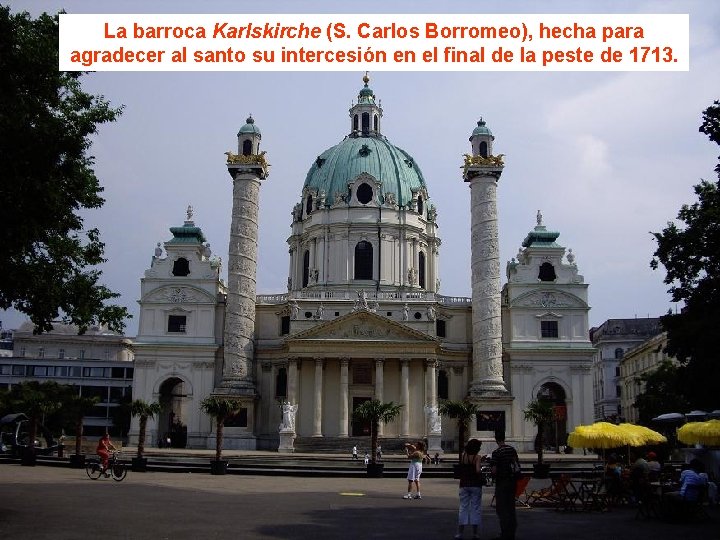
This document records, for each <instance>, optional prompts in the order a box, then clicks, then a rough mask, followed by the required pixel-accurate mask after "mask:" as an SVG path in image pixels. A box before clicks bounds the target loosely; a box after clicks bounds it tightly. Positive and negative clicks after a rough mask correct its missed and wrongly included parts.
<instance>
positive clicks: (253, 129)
mask: <svg viewBox="0 0 720 540" xmlns="http://www.w3.org/2000/svg"><path fill="white" fill-rule="evenodd" d="M251 133H254V134H255V135H257V136H262V133H260V128H259V127H257V126H256V125H255V119H254V118H253V117H252V114H251V115H250V116H248V117H247V120H245V125H244V126H243V127H241V128H240V131H238V136H240V135H243V134H251Z"/></svg>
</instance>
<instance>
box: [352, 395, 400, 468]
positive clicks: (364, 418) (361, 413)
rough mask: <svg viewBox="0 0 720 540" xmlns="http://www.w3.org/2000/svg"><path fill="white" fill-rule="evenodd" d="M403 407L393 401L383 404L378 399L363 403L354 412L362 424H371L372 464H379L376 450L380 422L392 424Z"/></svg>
mask: <svg viewBox="0 0 720 540" xmlns="http://www.w3.org/2000/svg"><path fill="white" fill-rule="evenodd" d="M401 410H402V405H397V404H395V403H394V402H392V401H389V402H387V403H383V402H382V401H380V400H378V399H371V400H368V401H365V402H364V403H361V404H360V405H359V406H358V408H357V409H355V410H354V411H353V416H354V417H355V418H357V419H358V420H360V421H361V422H369V423H370V455H371V456H372V457H371V458H370V459H371V462H372V463H377V452H375V449H376V448H377V444H378V432H379V431H380V422H382V423H383V424H387V423H388V422H392V421H393V420H394V419H395V418H397V416H398V415H399V414H400V411H401Z"/></svg>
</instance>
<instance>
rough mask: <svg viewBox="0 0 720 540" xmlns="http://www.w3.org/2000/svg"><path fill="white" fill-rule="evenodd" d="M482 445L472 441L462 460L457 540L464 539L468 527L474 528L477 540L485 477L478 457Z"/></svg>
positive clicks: (468, 444)
mask: <svg viewBox="0 0 720 540" xmlns="http://www.w3.org/2000/svg"><path fill="white" fill-rule="evenodd" d="M480 446H481V443H480V441H478V440H477V439H470V440H469V441H468V442H467V444H466V445H465V452H463V455H462V457H461V459H460V491H459V499H460V509H459V510H458V528H457V534H456V535H455V539H456V540H460V539H461V538H462V537H463V532H464V531H465V527H466V526H467V525H470V526H472V534H473V535H472V538H473V540H477V539H478V538H480V536H478V529H479V528H480V521H481V519H482V513H481V510H480V507H481V503H482V485H483V477H482V474H481V473H480V468H481V461H482V458H481V457H480V456H479V455H478V452H480Z"/></svg>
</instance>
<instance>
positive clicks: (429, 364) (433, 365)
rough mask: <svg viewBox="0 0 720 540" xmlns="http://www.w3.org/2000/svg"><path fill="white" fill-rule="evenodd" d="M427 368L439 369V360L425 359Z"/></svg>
mask: <svg viewBox="0 0 720 540" xmlns="http://www.w3.org/2000/svg"><path fill="white" fill-rule="evenodd" d="M425 367H429V368H437V367H438V361H437V358H426V359H425Z"/></svg>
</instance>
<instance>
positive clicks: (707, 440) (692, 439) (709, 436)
mask: <svg viewBox="0 0 720 540" xmlns="http://www.w3.org/2000/svg"><path fill="white" fill-rule="evenodd" d="M677 434H678V440H679V441H680V442H684V443H685V444H696V443H700V444H705V445H709V446H720V420H707V421H705V422H689V423H687V424H685V425H684V426H682V427H681V428H680V429H678V431H677Z"/></svg>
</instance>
